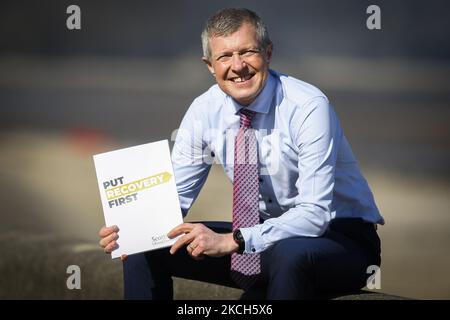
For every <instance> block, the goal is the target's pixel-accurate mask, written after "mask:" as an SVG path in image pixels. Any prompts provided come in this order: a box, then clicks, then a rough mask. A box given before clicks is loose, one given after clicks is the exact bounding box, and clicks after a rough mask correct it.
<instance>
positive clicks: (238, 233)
mask: <svg viewBox="0 0 450 320" xmlns="http://www.w3.org/2000/svg"><path fill="white" fill-rule="evenodd" d="M233 240H234V241H235V242H236V243H237V244H238V245H239V248H238V251H237V253H239V254H242V253H244V250H245V240H244V237H243V236H242V233H241V230H240V229H236V230H234V231H233Z"/></svg>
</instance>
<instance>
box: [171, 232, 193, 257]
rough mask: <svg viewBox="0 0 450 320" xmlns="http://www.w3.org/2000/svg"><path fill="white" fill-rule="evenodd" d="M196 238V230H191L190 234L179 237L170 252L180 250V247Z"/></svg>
mask: <svg viewBox="0 0 450 320" xmlns="http://www.w3.org/2000/svg"><path fill="white" fill-rule="evenodd" d="M194 239H195V234H194V232H190V233H188V234H185V235H184V236H182V237H181V238H179V239H178V240H177V241H176V242H175V243H174V244H173V245H172V247H171V248H170V254H174V253H175V252H177V251H178V249H180V248H181V247H182V246H184V245H186V244H188V243H190V242H192V240H194Z"/></svg>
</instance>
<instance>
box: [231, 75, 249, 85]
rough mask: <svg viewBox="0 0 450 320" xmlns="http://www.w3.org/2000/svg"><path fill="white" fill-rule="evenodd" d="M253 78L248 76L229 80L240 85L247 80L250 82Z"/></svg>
mask: <svg viewBox="0 0 450 320" xmlns="http://www.w3.org/2000/svg"><path fill="white" fill-rule="evenodd" d="M253 76H254V75H253V74H248V75H246V76H243V77H234V78H230V80H231V81H233V82H234V83H242V82H245V81H247V80H250V79H251V78H252V77H253Z"/></svg>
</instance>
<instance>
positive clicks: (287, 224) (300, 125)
mask: <svg viewBox="0 0 450 320" xmlns="http://www.w3.org/2000/svg"><path fill="white" fill-rule="evenodd" d="M291 136H292V141H293V142H294V143H295V144H296V147H297V148H298V150H299V154H298V170H299V177H298V179H297V181H296V184H295V185H296V188H297V190H298V195H297V197H296V198H295V206H294V207H292V208H291V209H290V210H288V211H287V212H285V213H284V214H283V215H281V216H280V217H277V218H273V219H268V220H266V221H265V222H264V223H263V224H260V225H257V226H255V227H251V228H242V229H241V232H242V235H243V237H244V239H245V243H246V249H245V252H260V251H263V250H265V249H266V248H268V247H269V246H271V245H272V244H273V243H275V242H277V241H279V240H281V239H285V238H290V237H295V236H306V237H317V236H320V235H322V234H323V233H324V232H325V230H326V229H327V227H328V224H329V222H330V220H331V203H332V199H333V189H334V180H335V176H334V174H335V165H336V159H337V151H338V147H339V143H340V139H341V136H342V133H341V130H340V127H339V123H338V120H337V117H336V115H335V113H334V112H333V110H332V108H331V106H330V105H329V103H328V101H327V100H326V98H324V97H317V98H314V99H312V100H311V101H310V102H309V103H308V104H307V105H304V106H302V108H301V109H300V108H299V109H298V112H297V113H296V114H295V116H294V117H293V119H292V120H291Z"/></svg>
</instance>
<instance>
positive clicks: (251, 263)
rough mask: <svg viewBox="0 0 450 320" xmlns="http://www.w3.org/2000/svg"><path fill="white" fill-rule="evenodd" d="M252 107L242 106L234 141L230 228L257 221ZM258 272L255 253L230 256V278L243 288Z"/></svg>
mask: <svg viewBox="0 0 450 320" xmlns="http://www.w3.org/2000/svg"><path fill="white" fill-rule="evenodd" d="M254 115H255V112H254V111H250V110H246V109H243V110H241V119H240V128H239V131H238V134H237V136H236V140H235V144H234V182H233V231H234V230H235V229H238V228H241V227H252V226H254V225H256V224H258V223H259V211H258V207H259V206H258V193H259V180H258V149H257V145H256V137H255V132H254V131H253V130H251V129H250V130H249V128H250V124H251V121H252V118H253V116H254ZM259 273H261V264H260V257H259V254H257V253H250V254H246V253H244V254H237V253H233V254H232V256H231V278H232V279H233V280H234V281H235V282H236V283H237V284H238V285H239V286H240V287H241V288H243V289H244V290H247V289H249V288H250V287H251V286H252V285H253V283H254V282H255V280H256V279H257V277H258V274H259Z"/></svg>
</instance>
